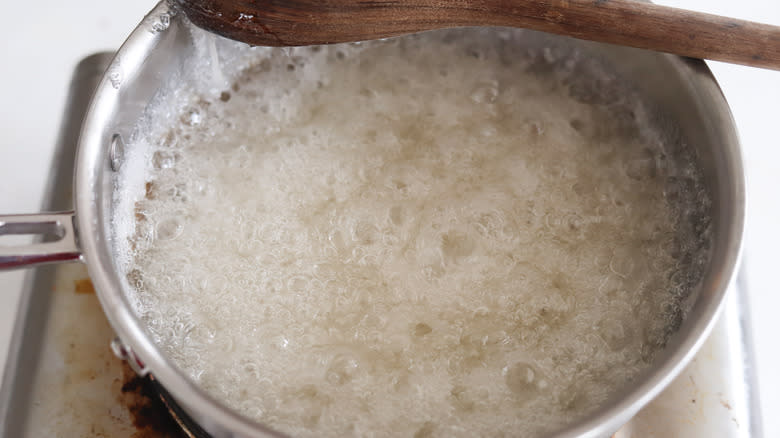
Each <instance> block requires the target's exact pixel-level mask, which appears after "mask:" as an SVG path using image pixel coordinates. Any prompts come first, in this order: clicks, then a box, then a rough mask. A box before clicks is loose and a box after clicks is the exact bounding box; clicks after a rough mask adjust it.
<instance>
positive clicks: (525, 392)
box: [505, 362, 541, 401]
mask: <svg viewBox="0 0 780 438" xmlns="http://www.w3.org/2000/svg"><path fill="white" fill-rule="evenodd" d="M505 372H506V375H505V378H506V386H507V387H509V389H510V390H511V391H512V392H513V393H514V394H515V395H516V396H517V397H519V398H520V399H521V400H522V401H528V400H531V399H532V398H535V397H536V396H537V395H538V393H539V389H540V388H539V381H540V380H541V379H540V377H541V376H540V375H539V372H538V371H537V370H536V369H535V368H534V367H533V365H531V364H528V363H525V362H517V363H515V364H514V365H512V366H510V367H507V368H505Z"/></svg>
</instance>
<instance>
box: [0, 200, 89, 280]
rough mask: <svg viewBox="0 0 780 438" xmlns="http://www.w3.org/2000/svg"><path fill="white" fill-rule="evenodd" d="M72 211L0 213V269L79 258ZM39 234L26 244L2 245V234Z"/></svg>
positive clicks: (79, 253)
mask: <svg viewBox="0 0 780 438" xmlns="http://www.w3.org/2000/svg"><path fill="white" fill-rule="evenodd" d="M74 219H75V215H74V213H73V212H72V211H67V212H62V213H43V214H30V215H21V214H20V215H0V270H4V269H14V268H22V267H30V266H36V265H43V264H46V263H59V262H72V261H80V260H81V250H80V249H79V246H78V242H77V241H76V228H75V227H74V225H73V221H74ZM14 234H16V235H22V234H27V235H34V236H40V237H42V238H43V239H42V241H36V242H34V243H31V244H28V245H16V246H5V245H3V236H6V235H14Z"/></svg>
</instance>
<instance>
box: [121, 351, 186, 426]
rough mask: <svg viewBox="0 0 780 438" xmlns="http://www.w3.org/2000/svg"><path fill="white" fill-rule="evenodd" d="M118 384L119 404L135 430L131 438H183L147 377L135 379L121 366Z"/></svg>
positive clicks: (123, 365) (136, 376)
mask: <svg viewBox="0 0 780 438" xmlns="http://www.w3.org/2000/svg"><path fill="white" fill-rule="evenodd" d="M121 382H122V386H121V393H120V394H119V401H120V403H122V404H123V405H125V406H126V407H127V409H128V410H129V412H130V417H131V420H132V422H133V426H135V427H136V429H137V431H136V432H135V433H134V434H133V436H132V438H161V437H166V438H187V436H188V435H187V434H186V433H185V432H184V431H183V430H182V429H181V428H180V427H179V425H178V424H177V423H176V420H174V419H173V417H172V416H171V415H170V413H169V412H168V408H167V407H166V406H165V404H164V403H163V401H162V400H161V399H160V398H159V395H158V394H157V390H156V389H155V387H154V384H153V383H152V382H151V380H150V379H149V378H148V377H139V376H138V375H137V374H135V372H134V371H133V370H131V369H130V367H129V366H128V365H127V364H125V363H123V364H122V377H121Z"/></svg>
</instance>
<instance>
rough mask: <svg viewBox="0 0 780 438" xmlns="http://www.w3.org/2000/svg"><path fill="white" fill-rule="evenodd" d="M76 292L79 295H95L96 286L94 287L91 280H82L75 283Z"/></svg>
mask: <svg viewBox="0 0 780 438" xmlns="http://www.w3.org/2000/svg"><path fill="white" fill-rule="evenodd" d="M73 286H74V288H75V289H74V290H75V291H76V293H77V294H94V293H95V286H93V285H92V280H90V279H89V278H82V279H81V280H76V281H74V282H73Z"/></svg>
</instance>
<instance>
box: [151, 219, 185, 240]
mask: <svg viewBox="0 0 780 438" xmlns="http://www.w3.org/2000/svg"><path fill="white" fill-rule="evenodd" d="M183 229H184V227H183V226H182V223H181V221H180V220H179V219H178V218H168V219H163V220H162V221H160V222H159V223H158V224H157V228H156V230H155V231H156V237H157V239H159V240H173V239H175V238H177V237H179V235H181V233H182V230H183Z"/></svg>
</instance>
